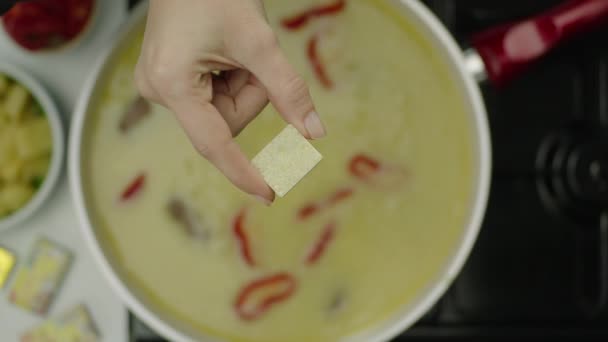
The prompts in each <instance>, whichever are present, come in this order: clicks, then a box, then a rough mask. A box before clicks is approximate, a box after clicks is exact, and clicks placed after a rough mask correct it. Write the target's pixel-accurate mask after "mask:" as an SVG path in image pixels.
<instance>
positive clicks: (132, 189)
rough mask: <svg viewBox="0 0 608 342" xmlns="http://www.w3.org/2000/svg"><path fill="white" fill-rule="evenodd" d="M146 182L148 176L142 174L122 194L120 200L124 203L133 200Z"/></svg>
mask: <svg viewBox="0 0 608 342" xmlns="http://www.w3.org/2000/svg"><path fill="white" fill-rule="evenodd" d="M145 181H146V175H145V174H144V173H140V174H139V175H138V176H137V177H135V179H133V181H131V183H129V185H127V187H126V188H125V190H124V191H123V192H122V194H121V196H120V199H121V200H122V201H123V202H124V201H128V200H130V199H131V198H133V197H134V196H135V195H136V194H137V193H139V192H140V191H141V189H142V188H143V186H144V184H145Z"/></svg>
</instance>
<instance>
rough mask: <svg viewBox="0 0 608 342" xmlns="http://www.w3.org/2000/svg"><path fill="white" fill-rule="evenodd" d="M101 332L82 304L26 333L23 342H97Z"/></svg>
mask: <svg viewBox="0 0 608 342" xmlns="http://www.w3.org/2000/svg"><path fill="white" fill-rule="evenodd" d="M99 340H100V334H99V331H98V329H97V327H96V325H95V323H94V322H93V319H92V317H91V314H90V312H89V311H88V310H87V308H86V306H85V305H84V304H80V305H78V306H76V307H74V308H72V309H71V310H69V311H67V312H65V313H64V314H62V315H61V316H60V317H58V318H54V319H49V320H47V321H45V322H43V323H42V324H40V325H38V326H36V327H34V328H33V329H30V330H28V331H26V332H25V333H24V334H23V335H22V336H21V340H20V341H21V342H97V341H99Z"/></svg>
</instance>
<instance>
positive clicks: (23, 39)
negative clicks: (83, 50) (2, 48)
mask: <svg viewBox="0 0 608 342" xmlns="http://www.w3.org/2000/svg"><path fill="white" fill-rule="evenodd" d="M93 6H94V0H36V1H27V2H21V3H18V4H16V5H14V6H13V7H12V9H11V10H10V11H8V12H7V13H6V14H5V15H4V16H2V23H3V25H4V28H5V30H6V32H7V33H8V35H9V36H10V37H11V38H12V39H13V40H15V42H17V43H18V44H19V45H20V46H22V47H23V48H25V49H27V50H30V51H36V50H41V49H48V48H54V47H57V46H59V45H62V44H63V43H65V42H68V41H70V40H72V39H74V38H75V37H76V36H77V35H78V34H79V33H80V32H81V31H82V30H84V28H85V27H86V25H87V23H88V21H89V20H90V18H91V16H92V12H93Z"/></svg>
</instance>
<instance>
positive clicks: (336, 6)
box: [281, 0, 346, 31]
mask: <svg viewBox="0 0 608 342" xmlns="http://www.w3.org/2000/svg"><path fill="white" fill-rule="evenodd" d="M345 7H346V0H338V1H336V2H334V3H332V4H328V5H323V6H318V7H313V8H311V9H308V10H306V11H304V12H302V13H300V14H297V15H294V16H293V17H289V18H286V19H283V20H282V21H281V25H283V27H284V28H286V29H288V30H292V31H294V30H297V29H300V28H302V27H304V25H306V23H308V21H309V20H310V19H312V18H315V17H322V16H327V15H336V14H338V13H340V12H342V11H343V10H344V8H345Z"/></svg>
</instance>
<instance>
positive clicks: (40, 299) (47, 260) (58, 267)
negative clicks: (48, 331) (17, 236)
mask: <svg viewBox="0 0 608 342" xmlns="http://www.w3.org/2000/svg"><path fill="white" fill-rule="evenodd" d="M71 260H72V256H71V253H70V252H69V251H68V250H67V249H65V248H64V247H62V246H59V245H58V244H56V243H54V242H51V241H50V240H48V239H46V238H42V239H39V240H38V241H37V242H36V243H35V244H34V247H33V249H32V251H31V253H30V254H29V255H28V257H27V259H26V263H25V264H24V265H23V266H22V267H21V268H20V269H19V272H18V273H17V276H16V278H15V282H14V283H13V286H12V289H11V292H10V295H9V300H10V301H11V302H12V303H13V304H15V305H17V306H19V307H21V308H23V309H25V310H28V311H30V312H33V313H38V314H41V315H43V314H46V312H47V310H48V308H49V305H50V303H51V302H52V300H53V299H54V297H55V295H56V293H57V291H58V290H59V286H60V285H61V283H62V281H63V279H64V277H65V274H66V273H67V271H68V268H69V266H70V263H71Z"/></svg>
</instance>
